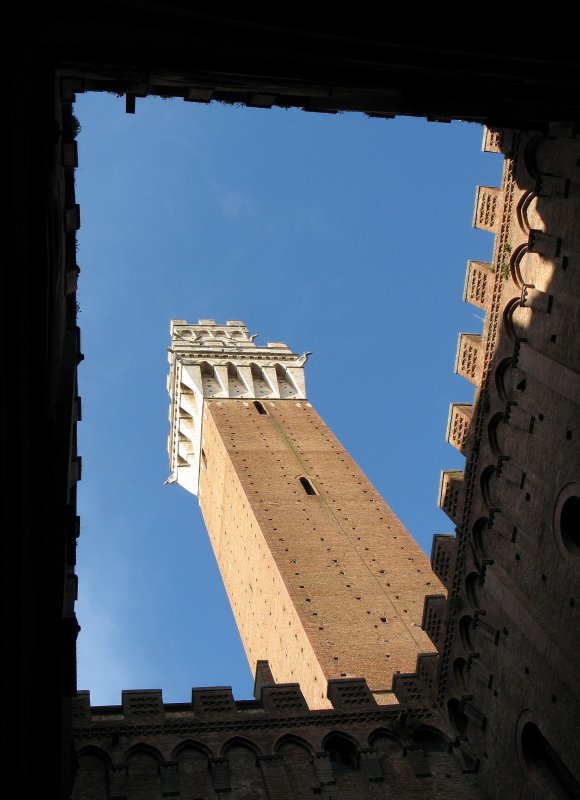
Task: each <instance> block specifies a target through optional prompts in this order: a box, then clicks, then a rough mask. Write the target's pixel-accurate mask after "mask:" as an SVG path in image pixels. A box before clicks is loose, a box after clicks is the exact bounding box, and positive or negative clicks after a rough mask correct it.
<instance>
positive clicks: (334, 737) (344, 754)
mask: <svg viewBox="0 0 580 800" xmlns="http://www.w3.org/2000/svg"><path fill="white" fill-rule="evenodd" d="M322 749H323V750H324V752H325V753H328V755H329V757H330V761H331V764H332V767H333V769H334V770H337V771H339V772H342V771H344V772H346V771H348V770H358V769H360V746H359V744H358V742H357V741H356V740H355V739H354V738H353V737H352V736H350V735H349V734H346V733H343V732H342V731H332V732H331V733H329V734H327V735H326V736H325V737H324V739H323V740H322Z"/></svg>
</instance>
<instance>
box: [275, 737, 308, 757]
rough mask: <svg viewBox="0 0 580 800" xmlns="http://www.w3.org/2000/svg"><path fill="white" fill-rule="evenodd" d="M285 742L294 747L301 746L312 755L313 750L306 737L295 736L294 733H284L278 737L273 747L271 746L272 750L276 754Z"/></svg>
mask: <svg viewBox="0 0 580 800" xmlns="http://www.w3.org/2000/svg"><path fill="white" fill-rule="evenodd" d="M287 744H293V745H296V747H301V748H302V749H303V750H304V751H305V752H307V753H308V754H309V755H312V753H313V752H314V748H313V747H312V745H311V744H310V742H308V741H307V740H306V739H303V738H302V737H301V736H296V734H294V733H285V734H284V735H283V736H280V738H279V739H277V740H276V742H274V747H273V748H272V752H273V753H274V754H275V755H278V754H279V752H280V749H281V748H282V747H284V746H285V745H287Z"/></svg>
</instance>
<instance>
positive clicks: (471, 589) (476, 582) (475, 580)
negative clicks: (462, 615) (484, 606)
mask: <svg viewBox="0 0 580 800" xmlns="http://www.w3.org/2000/svg"><path fill="white" fill-rule="evenodd" d="M465 594H466V595H467V599H468V600H469V602H470V604H471V607H472V608H475V609H477V608H481V581H480V577H479V574H478V573H477V572H470V573H469V575H468V576H467V577H466V579H465Z"/></svg>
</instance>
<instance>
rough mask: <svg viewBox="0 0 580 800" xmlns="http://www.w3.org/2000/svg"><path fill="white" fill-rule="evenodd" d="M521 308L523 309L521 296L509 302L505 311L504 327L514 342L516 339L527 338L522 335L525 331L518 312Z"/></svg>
mask: <svg viewBox="0 0 580 800" xmlns="http://www.w3.org/2000/svg"><path fill="white" fill-rule="evenodd" d="M520 309H523V306H522V300H521V297H514V298H512V299H511V300H510V301H509V302H508V303H507V305H506V307H505V308H504V311H503V322H504V328H505V331H506V333H507V335H508V337H509V338H510V339H511V340H512V342H515V340H516V339H519V340H522V339H525V337H524V336H522V334H523V333H525V330H524V328H523V325H522V321H521V320H518V317H517V315H518V313H521V312H520Z"/></svg>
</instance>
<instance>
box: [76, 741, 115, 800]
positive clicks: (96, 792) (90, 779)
mask: <svg viewBox="0 0 580 800" xmlns="http://www.w3.org/2000/svg"><path fill="white" fill-rule="evenodd" d="M77 759H78V763H79V765H81V762H82V768H80V769H78V770H77V773H76V776H75V781H74V786H73V791H72V800H82V798H84V797H95V798H96V797H102V798H105V797H108V794H107V783H108V778H107V771H108V768H109V767H110V766H111V764H112V761H111V757H110V756H109V754H108V753H106V752H105V751H104V750H101V748H100V747H95V746H94V745H88V746H87V747H83V748H81V749H80V750H79V751H78V752H77Z"/></svg>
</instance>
